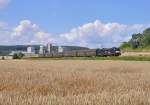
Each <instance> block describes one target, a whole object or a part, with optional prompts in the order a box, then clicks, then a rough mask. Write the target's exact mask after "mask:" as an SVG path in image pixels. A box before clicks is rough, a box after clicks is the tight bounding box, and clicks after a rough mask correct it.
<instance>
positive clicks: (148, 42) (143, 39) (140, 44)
mask: <svg viewBox="0 0 150 105" xmlns="http://www.w3.org/2000/svg"><path fill="white" fill-rule="evenodd" d="M146 47H150V28H148V29H146V30H145V31H144V32H143V33H137V34H133V35H132V38H131V39H130V40H129V41H128V42H124V43H123V44H122V45H121V48H122V49H124V48H133V49H137V48H146Z"/></svg>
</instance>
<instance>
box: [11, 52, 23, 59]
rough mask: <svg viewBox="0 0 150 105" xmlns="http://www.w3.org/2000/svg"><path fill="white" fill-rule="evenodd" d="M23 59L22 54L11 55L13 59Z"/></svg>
mask: <svg viewBox="0 0 150 105" xmlns="http://www.w3.org/2000/svg"><path fill="white" fill-rule="evenodd" d="M23 57H24V54H22V53H19V54H14V55H13V59H22V58H23Z"/></svg>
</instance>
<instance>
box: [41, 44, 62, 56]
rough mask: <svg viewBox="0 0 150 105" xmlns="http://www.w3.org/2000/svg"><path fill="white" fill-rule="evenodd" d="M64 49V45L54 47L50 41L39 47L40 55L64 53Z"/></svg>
mask: <svg viewBox="0 0 150 105" xmlns="http://www.w3.org/2000/svg"><path fill="white" fill-rule="evenodd" d="M63 51H64V49H63V47H62V46H59V47H54V46H53V45H52V44H50V43H48V44H47V45H46V46H43V45H41V46H40V49H39V56H43V55H44V56H48V55H50V54H55V53H58V52H59V53H62V52H63Z"/></svg>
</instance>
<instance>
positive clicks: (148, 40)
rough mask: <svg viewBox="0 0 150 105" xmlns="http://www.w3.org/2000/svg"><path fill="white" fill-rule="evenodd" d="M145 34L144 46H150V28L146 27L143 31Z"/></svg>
mask: <svg viewBox="0 0 150 105" xmlns="http://www.w3.org/2000/svg"><path fill="white" fill-rule="evenodd" d="M143 35H144V40H143V42H144V46H145V47H146V46H150V28H148V29H146V30H145V31H144V32H143Z"/></svg>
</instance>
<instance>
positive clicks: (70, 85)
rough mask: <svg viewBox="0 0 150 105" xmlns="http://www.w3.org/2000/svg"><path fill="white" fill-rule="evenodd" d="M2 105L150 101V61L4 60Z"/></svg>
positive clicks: (147, 104) (141, 104) (134, 104)
mask: <svg viewBox="0 0 150 105" xmlns="http://www.w3.org/2000/svg"><path fill="white" fill-rule="evenodd" d="M0 105H150V62H133V61H92V60H91V61H77V60H76V61H71V60H66V61H65V60H64V61H63V60H62V61H61V60H60V61H52V60H47V61H46V60H41V61H38V60H35V61H22V60H20V61H0Z"/></svg>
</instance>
